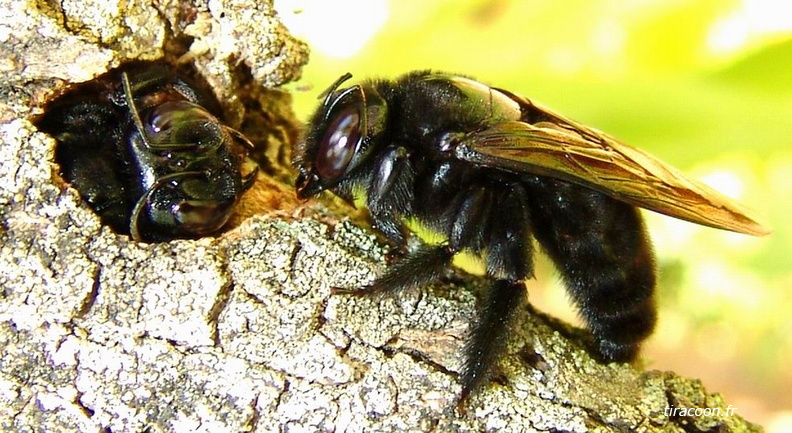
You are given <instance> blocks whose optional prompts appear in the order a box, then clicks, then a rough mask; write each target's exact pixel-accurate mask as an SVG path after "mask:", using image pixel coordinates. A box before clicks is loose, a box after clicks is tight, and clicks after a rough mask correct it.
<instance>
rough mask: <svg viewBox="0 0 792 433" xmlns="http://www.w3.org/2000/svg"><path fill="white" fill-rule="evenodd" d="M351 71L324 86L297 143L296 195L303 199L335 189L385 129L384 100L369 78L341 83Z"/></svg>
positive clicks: (364, 157) (373, 148)
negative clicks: (326, 88) (352, 84)
mask: <svg viewBox="0 0 792 433" xmlns="http://www.w3.org/2000/svg"><path fill="white" fill-rule="evenodd" d="M350 78H352V75H351V74H349V73H347V74H345V75H343V76H341V77H340V78H339V79H338V80H337V81H336V82H335V83H333V85H332V86H330V88H329V89H328V90H327V91H326V92H325V93H326V96H325V98H324V101H323V102H322V105H321V106H320V107H319V109H318V110H317V111H316V113H315V114H314V117H313V118H312V119H311V122H310V125H309V130H308V133H307V135H306V136H305V137H304V139H303V140H302V141H301V143H300V144H299V145H298V147H297V152H296V155H295V159H294V164H295V166H296V167H297V169H298V170H299V172H300V173H299V176H298V177H297V196H298V197H299V198H301V199H304V198H308V197H311V196H313V195H316V194H318V193H320V192H322V191H324V190H326V189H333V188H335V187H336V186H338V185H339V183H342V182H343V181H344V180H345V179H347V178H348V177H349V176H350V175H352V174H353V173H355V171H356V169H357V168H358V167H360V166H361V165H362V164H363V163H364V162H366V161H367V160H368V159H369V157H370V156H371V155H372V154H373V153H375V152H374V150H375V149H376V147H377V145H376V144H377V142H378V141H379V138H380V137H381V135H382V134H383V133H384V132H385V126H386V122H387V114H388V113H387V111H388V110H387V109H388V107H387V103H386V102H385V100H384V99H383V98H382V96H381V95H380V93H379V92H378V90H377V89H376V87H375V86H374V85H372V84H370V83H368V84H357V85H355V86H351V87H347V88H344V89H339V87H340V86H341V84H343V83H344V82H345V81H347V80H348V79H350Z"/></svg>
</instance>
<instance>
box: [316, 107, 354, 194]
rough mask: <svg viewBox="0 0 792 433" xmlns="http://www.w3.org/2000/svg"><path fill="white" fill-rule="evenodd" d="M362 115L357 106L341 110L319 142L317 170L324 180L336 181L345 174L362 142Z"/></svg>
mask: <svg viewBox="0 0 792 433" xmlns="http://www.w3.org/2000/svg"><path fill="white" fill-rule="evenodd" d="M360 140H361V134H360V115H359V114H358V112H357V109H356V107H354V106H352V107H347V108H346V109H344V110H343V111H341V112H340V113H339V114H338V115H337V116H336V117H335V120H333V122H332V123H331V124H330V127H329V128H327V133H326V134H325V135H324V137H322V141H321V143H319V152H318V154H317V156H316V171H317V173H318V174H319V176H320V177H321V178H322V179H323V180H330V181H334V180H337V179H338V178H339V177H341V175H343V174H344V172H345V171H346V169H347V167H348V166H349V162H350V161H351V160H352V156H353V155H354V154H355V150H356V149H357V148H358V145H359V144H360Z"/></svg>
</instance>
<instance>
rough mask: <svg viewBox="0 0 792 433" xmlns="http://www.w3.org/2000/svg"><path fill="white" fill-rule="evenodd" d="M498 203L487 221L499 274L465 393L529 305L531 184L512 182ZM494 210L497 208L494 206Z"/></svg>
mask: <svg viewBox="0 0 792 433" xmlns="http://www.w3.org/2000/svg"><path fill="white" fill-rule="evenodd" d="M505 189H506V194H504V195H502V196H501V197H499V198H497V199H496V200H495V201H494V202H493V204H492V205H491V206H492V208H496V209H497V210H498V216H499V217H498V218H494V217H491V218H490V221H489V222H488V225H487V234H488V237H489V246H488V248H487V256H486V262H487V275H489V276H490V277H492V278H495V282H494V283H493V284H492V287H491V288H490V292H489V294H488V295H487V297H486V300H485V301H484V306H483V308H482V311H481V313H480V314H479V320H478V322H476V323H475V324H474V325H473V327H472V330H471V333H470V337H469V338H468V342H467V344H466V345H465V361H464V366H463V369H462V378H461V382H462V398H461V399H460V402H463V401H464V400H465V398H466V397H467V395H468V394H469V393H470V392H471V391H472V390H473V389H475V388H476V387H477V386H479V385H480V384H481V383H482V381H483V379H484V378H485V377H486V376H487V374H488V373H489V369H490V368H491V367H492V365H493V364H494V362H495V360H496V359H497V358H498V355H499V354H500V352H501V351H502V350H503V346H504V345H505V341H506V336H507V335H508V329H509V326H510V325H511V322H512V320H513V318H514V315H515V314H514V313H515V312H516V311H517V310H518V309H519V308H520V306H522V305H523V303H524V302H525V299H526V298H527V291H526V290H525V284H523V282H522V280H525V279H527V278H530V277H532V276H533V243H532V242H531V218H530V211H529V207H528V203H527V200H526V191H525V189H524V188H523V187H522V186H520V185H518V184H512V185H509V186H507V187H506V188H505ZM490 212H492V210H490Z"/></svg>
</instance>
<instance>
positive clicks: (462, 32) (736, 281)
mask: <svg viewBox="0 0 792 433" xmlns="http://www.w3.org/2000/svg"><path fill="white" fill-rule="evenodd" d="M789 6H790V4H789V2H787V1H786V0H776V1H772V0H706V1H693V0H627V1H605V0H586V1H584V0H562V1H558V0H556V1H552V0H535V1H530V0H494V1H480V0H457V1H452V0H441V1H434V2H427V1H416V0H402V1H397V0H393V1H386V0H336V1H327V0H315V1H308V0H305V1H299V0H276V7H277V8H278V10H279V13H280V14H281V16H282V18H283V19H284V21H285V22H286V23H287V25H288V26H289V27H290V29H291V30H292V31H293V32H295V33H296V34H297V35H298V36H300V37H302V38H303V39H305V40H306V41H308V42H309V44H310V45H311V47H312V49H313V52H312V55H311V62H310V63H309V64H308V66H307V67H306V69H305V71H304V75H303V79H302V81H301V82H300V83H297V84H296V85H293V86H291V87H290V88H289V90H291V91H293V93H294V97H295V107H296V110H297V114H298V116H300V118H301V119H303V120H305V119H307V117H308V115H309V114H310V112H311V111H312V110H313V109H314V107H315V106H316V104H317V100H316V98H317V95H318V94H319V93H320V92H321V91H322V90H324V89H325V88H326V87H327V86H328V85H329V84H330V83H332V82H333V81H334V80H335V79H336V78H338V76H340V75H341V74H343V73H344V72H347V71H349V72H352V73H353V74H354V75H355V78H356V79H361V78H369V77H384V78H393V77H396V76H398V75H400V74H402V73H404V72H407V71H410V70H413V69H424V68H432V69H439V70H445V71H449V72H457V73H463V74H465V75H470V76H472V77H475V78H478V79H479V80H480V81H482V82H484V83H487V84H491V85H494V86H497V87H502V88H505V89H508V90H510V91H513V92H515V93H517V94H521V95H524V96H526V97H529V98H532V99H534V100H537V101H539V102H541V103H543V104H545V105H547V106H550V107H552V108H554V109H555V110H557V111H559V112H561V113H563V114H565V115H567V116H569V117H571V118H573V119H576V120H578V121H581V122H583V123H585V124H587V125H590V126H594V127H596V128H599V129H602V130H604V131H607V132H609V133H611V134H612V135H614V136H616V137H619V138H620V139H622V140H623V141H625V142H626V143H629V144H631V145H633V146H636V147H641V148H643V149H646V150H648V151H650V152H651V153H653V154H655V155H656V156H658V157H659V158H660V159H662V160H664V161H666V162H668V163H670V164H671V165H673V166H676V167H678V168H680V169H681V170H682V171H683V172H686V173H688V174H689V175H691V176H692V177H694V178H697V179H699V180H703V181H704V182H706V183H709V184H710V185H712V186H714V187H715V188H716V189H718V190H720V191H722V192H724V193H726V194H728V195H732V196H734V197H736V198H738V199H739V200H740V201H741V202H743V203H744V204H746V205H748V206H749V207H752V208H754V209H755V210H757V211H758V213H759V214H760V215H763V216H764V217H765V220H766V221H767V222H768V224H769V226H770V227H771V228H772V229H773V234H771V235H770V236H767V237H764V238H751V237H747V236H742V235H737V234H733V233H728V232H724V231H719V230H713V229H709V228H705V227H701V226H696V225H693V224H689V223H685V222H681V221H678V220H674V219H671V218H668V217H663V216H660V215H657V214H653V213H651V212H645V215H646V217H647V219H648V224H649V230H650V232H651V233H652V237H653V240H654V244H655V250H656V252H657V256H658V265H659V270H660V273H661V281H660V284H659V287H658V301H659V310H660V314H659V316H660V322H659V326H658V329H657V331H656V332H655V334H654V336H653V337H652V338H651V339H650V340H649V341H648V343H647V344H646V346H645V348H644V351H643V355H644V358H645V359H646V361H647V367H648V368H653V369H660V370H674V371H676V372H678V373H680V374H682V375H685V376H689V377H698V378H701V379H702V381H703V382H704V384H705V385H706V387H707V389H708V390H709V391H710V392H720V393H722V394H723V395H724V397H725V398H726V401H727V402H728V403H729V404H732V405H734V406H735V407H737V413H738V414H739V415H741V416H743V417H745V418H746V419H748V420H750V421H753V422H756V423H760V424H762V425H764V426H765V427H766V428H767V430H768V431H770V432H781V431H792V392H790V389H792V320H790V314H791V313H792V290H790V289H792V225H791V224H790V223H788V220H789V215H792V203H790V199H791V198H792V174H790V172H791V171H792V12H790V11H789ZM539 265H540V270H539V272H538V275H537V281H536V282H530V283H529V290H530V299H531V302H533V303H534V304H535V305H537V306H539V308H541V309H543V310H545V311H549V312H551V313H552V314H554V315H556V316H559V317H562V318H564V319H566V320H569V321H575V320H576V318H575V313H574V311H573V310H572V309H571V308H570V307H569V306H568V304H567V300H566V296H565V293H564V291H563V289H561V288H560V287H558V286H559V283H558V280H557V278H556V277H555V274H554V272H553V271H552V268H551V267H550V265H549V264H548V263H547V262H546V260H540V261H539Z"/></svg>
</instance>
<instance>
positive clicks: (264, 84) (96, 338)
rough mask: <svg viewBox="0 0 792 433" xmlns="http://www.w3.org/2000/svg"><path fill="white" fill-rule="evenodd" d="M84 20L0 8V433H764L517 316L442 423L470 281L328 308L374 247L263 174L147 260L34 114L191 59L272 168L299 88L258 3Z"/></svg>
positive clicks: (168, 7)
mask: <svg viewBox="0 0 792 433" xmlns="http://www.w3.org/2000/svg"><path fill="white" fill-rule="evenodd" d="M89 3H90V2H76V1H75V2H70V1H63V2H59V3H53V2H45V1H33V2H30V1H28V2H23V1H21V0H20V1H14V0H0V29H3V31H2V32H0V34H2V36H0V38H2V39H3V40H2V47H0V53H1V55H0V58H3V59H6V60H5V61H4V62H3V65H2V66H0V67H2V69H3V77H2V78H1V79H0V80H2V81H0V122H2V123H1V124H0V137H1V139H2V142H1V143H0V161H2V165H1V166H0V221H1V225H0V242H1V243H2V245H1V246H0V269H2V273H1V274H0V288H2V298H0V346H2V347H3V348H4V349H3V356H2V358H0V426H1V427H2V428H3V429H4V430H13V431H41V430H44V431H69V430H71V431H99V430H108V431H113V432H123V431H144V430H145V431H253V430H255V431H350V432H353V431H443V432H445V431H449V432H451V431H485V430H487V431H494V430H498V431H573V432H585V431H633V430H634V431H669V432H676V431H686V432H691V431H702V432H704V431H759V430H760V428H759V427H757V426H754V425H751V424H749V423H747V422H746V421H744V420H743V419H742V418H740V417H739V416H737V415H726V411H727V409H728V408H729V406H728V405H727V403H726V402H724V401H723V400H722V398H721V397H720V396H718V395H717V394H709V393H707V392H706V391H705V390H704V388H703V387H702V385H701V383H699V382H698V381H697V380H691V379H685V378H681V377H679V376H677V375H675V374H674V373H671V372H659V371H642V370H641V369H640V368H638V367H634V366H630V365H620V364H611V365H603V364H600V363H597V362H596V361H594V360H592V358H591V357H590V356H589V355H588V353H587V352H586V350H585V346H586V341H587V334H586V333H585V332H584V331H581V330H576V329H573V328H570V327H568V326H567V325H565V324H563V323H560V322H559V321H556V320H553V319H551V318H548V317H546V316H544V315H542V314H541V313H538V312H536V311H534V310H532V309H530V308H526V309H525V310H524V311H523V312H522V313H521V314H519V318H518V321H517V322H518V323H516V324H515V326H514V330H513V333H512V335H511V336H510V339H509V342H508V347H507V353H506V354H505V356H504V357H503V359H502V360H501V362H500V364H499V366H498V368H497V374H496V375H495V377H494V379H493V381H492V383H491V384H489V385H487V386H485V387H484V388H483V389H482V390H481V391H480V392H478V393H475V394H474V395H473V396H472V397H471V398H470V400H469V401H468V402H467V403H466V404H464V405H463V406H462V407H461V408H460V407H457V399H458V396H459V392H460V386H459V384H458V383H457V372H458V368H459V361H460V354H461V350H462V346H463V343H464V341H465V338H466V333H467V330H468V327H469V324H470V323H471V321H472V320H474V318H475V317H476V314H477V308H478V307H477V298H478V295H479V293H480V292H481V289H482V287H484V286H485V281H483V280H482V279H481V278H478V277H474V276H467V275H461V274H460V276H459V278H458V279H455V280H454V281H453V282H443V283H438V284H436V285H434V286H432V287H429V288H426V289H425V290H420V291H415V292H410V293H406V294H404V295H401V296H399V297H397V298H394V299H384V300H375V299H373V298H367V297H350V296H342V295H331V288H332V287H334V286H342V287H356V286H362V285H364V284H366V283H367V282H370V281H371V280H372V278H373V276H374V275H377V273H379V272H381V271H382V269H383V268H384V266H385V265H384V256H385V254H386V248H385V247H383V246H382V245H381V244H379V243H378V241H377V239H376V238H375V237H374V236H372V235H371V234H370V233H369V232H368V231H367V230H366V229H364V228H360V227H359V226H358V225H356V224H354V223H352V222H350V221H349V220H345V219H340V220H339V217H338V213H337V211H336V210H335V208H334V207H333V206H332V204H327V203H326V205H327V206H323V205H321V204H311V205H306V206H310V207H302V206H303V205H301V204H299V203H297V202H296V201H295V200H294V198H293V192H292V190H291V187H290V186H289V185H288V184H287V183H285V182H287V180H286V179H287V175H286V174H284V172H283V171H279V170H277V169H272V170H270V175H271V176H265V175H260V176H259V178H258V179H257V182H256V186H255V187H254V189H253V190H252V191H250V192H249V193H248V194H247V195H246V202H245V203H243V205H242V206H241V207H240V211H239V215H238V217H237V219H236V220H235V223H234V225H235V226H236V227H235V228H234V229H233V230H230V231H228V232H226V233H224V234H223V235H221V236H219V237H217V238H204V239H200V240H197V241H173V242H168V243H158V244H143V243H136V242H133V241H131V240H130V239H129V237H127V236H120V235H117V234H115V233H113V232H112V231H111V230H110V229H109V228H107V227H103V226H102V225H101V224H100V222H99V219H98V217H97V216H96V215H95V214H94V213H93V212H92V211H91V209H90V208H89V207H88V206H87V205H86V204H84V203H83V202H82V201H81V199H80V197H79V195H78V194H77V192H76V191H74V190H73V189H71V188H69V187H68V186H67V185H65V184H64V183H63V181H62V180H61V179H60V178H59V176H58V174H57V173H58V168H57V166H56V165H55V164H54V162H53V155H54V146H55V141H54V140H53V139H52V138H51V137H49V136H47V135H46V134H44V133H42V132H39V131H38V130H37V129H36V127H35V126H34V125H33V123H32V120H33V119H34V118H35V116H37V115H39V114H41V112H42V109H43V107H44V104H45V103H46V101H47V100H48V99H50V98H51V97H52V96H53V95H55V94H57V93H58V92H59V91H62V89H63V88H65V87H66V86H68V85H69V84H72V83H79V82H84V81H87V80H90V79H92V78H93V77H95V76H98V75H100V74H102V73H104V72H106V71H108V70H109V69H111V68H113V67H116V66H118V65H119V64H122V63H123V62H125V61H128V60H141V59H149V60H150V59H160V58H165V59H167V60H169V61H173V62H178V61H185V60H190V61H193V62H194V63H195V65H196V68H197V69H198V70H199V72H201V73H202V74H203V75H204V76H205V77H206V79H207V81H208V82H209V83H210V85H211V86H212V87H213V88H214V89H215V91H216V93H217V96H218V98H219V99H220V101H221V103H222V105H223V108H224V110H225V111H226V113H227V114H228V118H229V122H231V123H232V124H233V125H232V126H239V125H243V126H244V125H246V124H247V125H248V126H247V128H248V130H249V131H250V132H249V133H250V134H251V135H256V137H255V140H254V141H256V142H257V143H262V142H265V143H266V152H265V153H266V154H267V155H268V156H269V158H270V159H273V160H275V165H276V166H277V164H278V163H280V164H283V163H285V162H286V161H287V160H288V146H289V145H290V144H291V141H293V140H294V136H295V134H294V128H295V126H294V125H295V122H294V120H293V118H292V117H291V114H290V108H289V100H288V95H286V94H285V93H283V92H279V91H277V90H272V89H271V88H272V87H276V86H278V85H281V84H283V83H285V82H287V81H289V80H293V79H296V78H297V77H299V68H300V66H301V65H302V64H303V63H304V62H305V60H306V53H307V49H306V47H305V46H304V45H303V44H302V43H301V42H299V41H296V40H295V39H293V38H292V37H291V36H290V35H289V34H288V33H287V32H286V30H285V28H284V27H283V26H282V25H281V24H280V22H279V21H278V19H277V14H276V13H275V11H274V10H273V8H272V3H271V2H261V1H249V2H231V1H222V0H219V1H209V2H201V1H195V2H176V1H173V2H162V3H160V4H159V5H158V6H157V7H151V6H143V5H142V4H139V3H136V2H132V3H131V4H125V7H126V8H127V9H126V10H120V9H118V8H119V6H118V5H117V4H114V3H104V2H96V3H95V4H89ZM114 8H115V9H114ZM174 46H176V47H177V48H174ZM179 47H181V48H179ZM245 98H248V99H247V100H248V101H249V100H250V98H254V99H256V100H257V101H258V106H260V107H262V110H265V112H264V113H262V112H258V111H256V110H249V109H247V108H246V107H247V106H250V104H245V103H244V102H245V101H246V99H245ZM250 124H252V125H254V127H250ZM262 125H263V126H264V127H266V130H267V131H270V132H271V133H261V132H256V131H258V129H257V128H260V127H262ZM246 132H248V131H246ZM298 214H304V215H307V216H303V217H297V216H295V215H298ZM670 407H678V408H689V409H695V408H700V409H701V410H700V411H699V413H702V412H703V413H709V416H706V415H701V416H697V415H696V414H695V413H693V414H690V415H689V414H687V413H685V414H684V415H683V414H680V412H677V413H675V414H669V411H668V410H667V408H670ZM463 409H464V410H463ZM705 409H709V410H705ZM714 409H720V410H721V415H720V416H718V415H713V414H712V412H713V410H714Z"/></svg>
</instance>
